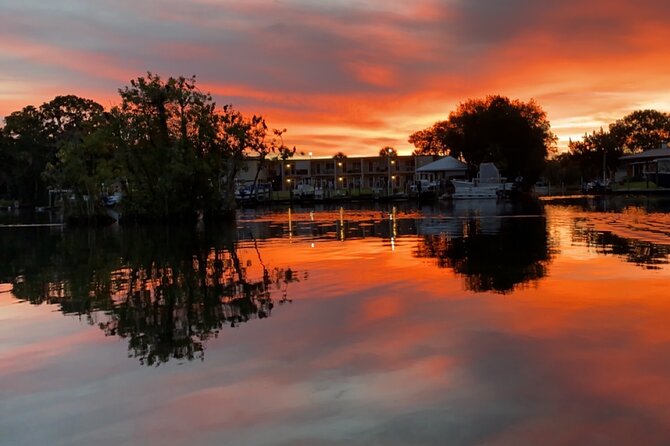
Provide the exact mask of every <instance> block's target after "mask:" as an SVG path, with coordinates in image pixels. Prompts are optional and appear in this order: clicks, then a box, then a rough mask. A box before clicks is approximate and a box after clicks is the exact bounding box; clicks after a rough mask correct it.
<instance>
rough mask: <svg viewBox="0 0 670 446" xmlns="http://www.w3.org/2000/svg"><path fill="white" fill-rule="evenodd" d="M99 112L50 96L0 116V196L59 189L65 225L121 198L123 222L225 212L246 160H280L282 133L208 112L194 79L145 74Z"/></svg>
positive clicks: (213, 109)
mask: <svg viewBox="0 0 670 446" xmlns="http://www.w3.org/2000/svg"><path fill="white" fill-rule="evenodd" d="M119 95H120V98H121V103H120V105H118V106H115V107H112V108H111V109H110V110H105V109H104V107H102V106H101V105H100V104H98V103H96V102H94V101H92V100H90V99H84V98H80V97H77V96H71V95H70V96H57V97H56V98H54V99H53V100H52V101H50V102H47V103H45V104H43V105H41V106H40V107H35V106H27V107H24V108H23V109H22V110H20V111H16V112H14V113H11V114H10V115H9V116H7V117H6V118H5V125H4V127H2V128H1V129H0V161H1V163H2V166H3V169H2V171H1V172H0V196H4V197H6V198H11V199H16V200H19V201H20V203H21V204H23V205H26V204H29V205H34V204H39V203H45V202H46V200H47V191H48V190H67V191H68V193H67V197H66V199H65V200H64V202H63V204H64V206H65V207H66V214H67V215H68V216H69V217H70V218H72V219H84V220H92V219H96V218H98V217H99V216H102V215H105V212H104V209H103V200H102V198H103V197H104V196H105V195H107V194H109V193H111V192H114V191H118V192H120V193H122V194H123V200H122V202H121V209H122V213H123V215H124V218H128V219H193V218H194V217H195V216H196V215H198V214H199V213H203V214H204V215H206V216H214V215H221V214H224V213H227V212H230V211H231V210H233V209H234V206H235V197H234V192H235V191H234V188H235V178H236V176H237V174H238V173H239V171H240V170H241V169H243V167H244V161H245V159H246V158H248V157H250V156H253V157H255V158H257V159H260V160H261V161H260V166H261V168H262V167H263V166H264V163H265V161H266V160H267V159H268V158H269V157H272V156H275V157H281V158H283V159H286V158H288V157H290V156H292V155H293V153H294V152H295V148H294V149H289V148H288V147H286V146H285V145H284V144H283V141H282V134H283V132H285V130H271V129H269V128H268V126H267V124H266V122H265V120H264V118H263V117H262V116H255V115H254V116H251V117H246V116H243V115H242V114H241V113H240V112H239V111H237V110H235V109H234V108H233V107H232V106H231V105H224V106H223V107H217V106H216V104H215V103H214V102H213V100H212V97H211V95H210V94H208V93H203V92H201V91H200V90H199V89H198V88H197V86H196V80H195V77H191V78H185V77H178V78H173V77H170V78H169V79H167V80H163V79H161V77H160V76H158V75H155V74H152V73H148V74H147V76H146V77H139V78H137V79H134V80H132V81H131V82H130V85H128V86H125V87H123V88H121V89H120V90H119Z"/></svg>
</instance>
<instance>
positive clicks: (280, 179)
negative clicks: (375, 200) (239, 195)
mask: <svg viewBox="0 0 670 446" xmlns="http://www.w3.org/2000/svg"><path fill="white" fill-rule="evenodd" d="M432 161H433V157H432V156H411V155H410V156H400V155H398V156H396V157H392V158H388V157H383V156H363V157H347V158H345V159H342V160H336V159H333V158H315V159H304V158H299V159H295V158H294V159H289V160H285V161H279V160H277V161H272V162H271V163H270V164H269V165H268V167H267V171H266V175H267V176H266V179H265V181H268V182H271V183H272V184H273V189H275V190H288V189H294V188H295V187H296V186H297V185H299V184H308V185H310V186H313V187H317V188H318V187H320V188H322V189H324V190H333V189H345V190H351V189H382V190H387V189H392V190H394V191H404V190H405V189H406V188H407V187H408V184H409V183H411V182H413V181H414V180H415V173H416V169H417V168H420V167H422V166H424V165H426V164H428V163H430V162H432ZM247 176H248V174H247ZM252 178H253V176H252Z"/></svg>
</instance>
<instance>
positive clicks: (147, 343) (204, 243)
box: [0, 227, 306, 365]
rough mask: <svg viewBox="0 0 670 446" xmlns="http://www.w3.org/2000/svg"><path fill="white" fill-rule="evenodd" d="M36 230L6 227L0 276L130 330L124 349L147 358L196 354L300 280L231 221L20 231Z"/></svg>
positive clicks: (21, 293)
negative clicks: (213, 228)
mask: <svg viewBox="0 0 670 446" xmlns="http://www.w3.org/2000/svg"><path fill="white" fill-rule="evenodd" d="M34 237H36V234H35V231H26V232H22V233H21V236H17V233H16V232H14V233H12V237H9V236H8V234H7V233H5V234H4V236H3V240H2V242H3V243H2V246H3V247H6V249H5V250H4V251H3V253H2V254H0V256H2V257H3V258H0V264H1V265H3V266H2V267H1V269H0V282H2V281H13V282H14V290H13V293H14V295H15V296H16V297H17V298H19V299H22V300H27V301H30V302H31V303H33V304H41V303H49V304H57V305H58V306H59V307H60V309H61V311H62V312H63V313H65V314H77V315H81V316H83V317H85V318H86V319H87V320H88V322H89V323H91V324H95V325H97V326H98V327H99V328H100V329H102V330H103V331H104V332H105V334H107V335H109V336H120V337H122V338H125V339H127V340H128V348H129V354H130V355H131V356H132V357H136V358H138V359H139V360H140V361H141V362H142V363H145V364H147V365H158V364H160V363H163V362H166V361H168V360H170V359H172V358H174V359H180V360H181V359H186V360H192V359H194V358H200V359H202V358H203V357H204V348H205V345H204V344H205V342H206V341H207V340H208V339H209V338H211V337H213V336H217V335H218V332H219V330H220V329H221V328H222V327H223V326H224V325H230V326H231V327H234V326H236V325H237V324H239V323H242V322H246V321H248V320H249V319H252V318H259V319H261V318H265V317H268V316H270V314H271V312H272V309H273V306H274V303H275V302H278V303H280V304H282V303H284V302H287V301H289V298H288V294H287V287H288V284H289V283H291V282H294V281H297V280H299V278H298V275H297V274H296V272H295V271H293V270H291V269H282V268H271V267H270V266H268V265H266V264H264V263H263V259H262V255H261V251H260V249H259V248H258V245H257V243H256V242H255V241H253V243H251V242H250V243H246V244H245V246H244V247H242V246H240V245H239V244H238V243H237V241H236V229H235V228H234V227H232V228H223V229H222V230H221V232H220V233H219V234H217V235H213V234H204V233H194V232H193V231H188V230H183V229H182V230H180V229H174V228H173V229H168V228H150V229H147V228H141V229H139V228H135V229H126V230H123V231H121V232H117V233H113V232H111V231H109V230H107V231H91V232H88V233H86V236H82V233H81V232H76V231H73V232H63V233H60V232H57V233H51V232H47V233H41V234H40V236H39V238H38V239H39V240H40V242H38V243H28V242H27V241H26V238H34ZM27 247H30V249H26V248H27ZM10 260H11V261H10ZM304 277H306V276H304Z"/></svg>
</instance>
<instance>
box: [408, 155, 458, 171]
mask: <svg viewBox="0 0 670 446" xmlns="http://www.w3.org/2000/svg"><path fill="white" fill-rule="evenodd" d="M467 169H468V166H467V164H465V163H464V162H462V161H459V160H457V159H456V158H454V157H453V156H445V157H444V158H440V159H439V160H437V161H433V162H432V163H429V164H426V165H425V166H423V167H419V168H418V169H416V171H417V172H449V171H460V172H464V171H466V170H467Z"/></svg>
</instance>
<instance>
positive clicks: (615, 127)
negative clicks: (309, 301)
mask: <svg viewBox="0 0 670 446" xmlns="http://www.w3.org/2000/svg"><path fill="white" fill-rule="evenodd" d="M610 133H611V134H612V136H613V138H614V140H615V141H616V144H617V146H618V147H620V148H621V149H622V150H623V151H624V152H625V153H638V152H642V151H644V150H650V149H657V148H658V147H659V146H660V144H661V143H664V142H668V140H670V115H668V114H666V113H662V112H659V111H657V110H636V111H634V112H632V113H630V114H628V115H626V116H624V117H623V118H621V119H619V120H617V121H616V122H614V123H612V124H610Z"/></svg>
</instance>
